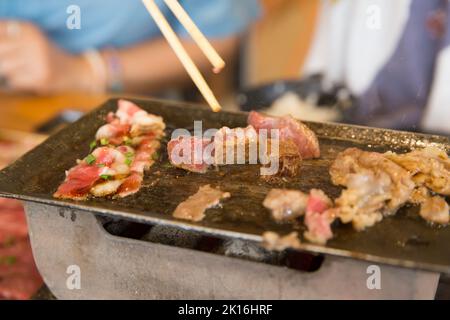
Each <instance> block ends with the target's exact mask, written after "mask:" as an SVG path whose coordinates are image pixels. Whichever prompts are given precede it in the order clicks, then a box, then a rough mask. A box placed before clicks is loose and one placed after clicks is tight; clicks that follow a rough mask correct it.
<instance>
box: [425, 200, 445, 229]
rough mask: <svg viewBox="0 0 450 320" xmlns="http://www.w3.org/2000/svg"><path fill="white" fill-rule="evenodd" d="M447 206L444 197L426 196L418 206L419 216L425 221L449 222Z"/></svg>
mask: <svg viewBox="0 0 450 320" xmlns="http://www.w3.org/2000/svg"><path fill="white" fill-rule="evenodd" d="M448 210H449V207H448V204H447V202H446V201H445V199H444V198H442V197H439V196H434V197H429V198H427V199H426V200H425V201H424V202H423V203H422V205H421V207H420V216H421V217H422V218H424V219H425V220H427V221H430V222H434V223H439V224H447V223H448V222H449V211H448Z"/></svg>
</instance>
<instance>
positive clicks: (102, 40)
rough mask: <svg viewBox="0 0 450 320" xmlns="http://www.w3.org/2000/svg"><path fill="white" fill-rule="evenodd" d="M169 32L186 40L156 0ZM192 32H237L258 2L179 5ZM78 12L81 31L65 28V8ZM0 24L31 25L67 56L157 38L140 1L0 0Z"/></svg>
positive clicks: (201, 0) (199, 0)
mask: <svg viewBox="0 0 450 320" xmlns="http://www.w3.org/2000/svg"><path fill="white" fill-rule="evenodd" d="M156 3H157V4H158V6H159V8H160V9H161V11H162V12H163V14H164V15H165V16H166V17H167V19H168V20H169V22H170V23H171V25H172V27H173V28H174V30H175V31H176V32H177V33H178V34H180V35H181V36H186V31H185V30H184V29H183V26H181V25H180V24H179V22H178V21H177V20H176V19H175V18H174V16H173V15H172V14H171V12H170V10H169V8H167V6H166V5H165V4H164V3H163V0H156ZM180 3H181V5H182V6H183V7H184V8H185V10H186V11H187V12H188V14H189V15H190V16H191V18H192V19H193V20H194V22H195V23H196V24H197V25H198V27H199V28H200V29H201V30H202V31H203V32H204V33H205V34H206V36H208V37H210V38H220V37H226V36H229V35H232V34H236V33H239V32H241V31H243V30H245V28H246V27H247V26H248V25H249V24H250V23H251V22H252V21H253V20H255V19H256V18H257V17H258V16H259V14H260V7H259V5H258V0H180ZM72 5H76V6H78V7H79V8H80V13H81V17H80V18H81V20H80V21H81V28H80V29H69V28H68V27H67V24H66V22H67V19H68V18H69V16H70V13H67V8H68V7H69V6H72ZM0 19H17V20H26V21H30V22H33V23H34V24H36V25H37V26H39V27H40V28H41V29H42V30H43V31H44V32H45V33H46V34H47V35H48V36H49V37H50V38H51V39H52V40H53V41H55V42H56V43H57V44H58V45H60V46H61V47H63V48H65V49H66V50H68V51H71V52H74V53H76V52H82V51H85V50H87V49H92V48H97V49H101V48H105V47H124V46H129V45H133V44H135V43H139V42H141V41H143V40H148V39H153V38H156V37H160V36H161V33H160V31H159V29H158V27H157V26H156V24H155V23H154V21H153V19H152V17H151V16H150V15H149V13H148V12H147V11H146V9H145V6H144V4H143V3H142V2H141V0H0Z"/></svg>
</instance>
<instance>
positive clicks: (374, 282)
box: [366, 265, 381, 290]
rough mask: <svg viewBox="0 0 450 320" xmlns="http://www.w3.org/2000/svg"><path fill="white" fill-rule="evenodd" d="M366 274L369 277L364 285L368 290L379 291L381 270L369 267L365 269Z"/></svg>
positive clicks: (374, 266)
mask: <svg viewBox="0 0 450 320" xmlns="http://www.w3.org/2000/svg"><path fill="white" fill-rule="evenodd" d="M366 273H367V274H370V276H369V277H368V278H367V281H366V285H367V289H369V290H381V269H380V267H379V266H376V265H371V266H368V267H367V271H366Z"/></svg>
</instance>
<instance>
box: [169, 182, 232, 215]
mask: <svg viewBox="0 0 450 320" xmlns="http://www.w3.org/2000/svg"><path fill="white" fill-rule="evenodd" d="M230 196H231V195H230V193H228V192H222V191H221V190H219V189H215V188H212V187H211V186H210V185H209V184H208V185H206V186H202V187H200V189H199V190H198V191H197V193H196V194H194V195H192V196H190V197H189V198H188V199H187V200H186V201H183V202H182V203H180V204H179V205H178V207H177V208H176V209H175V211H174V213H173V216H174V217H175V218H178V219H184V220H191V221H201V220H203V218H204V217H205V211H206V209H209V208H213V207H215V206H217V205H218V204H219V203H220V200H221V199H226V198H229V197H230Z"/></svg>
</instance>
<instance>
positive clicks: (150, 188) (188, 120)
mask: <svg viewBox="0 0 450 320" xmlns="http://www.w3.org/2000/svg"><path fill="white" fill-rule="evenodd" d="M135 102H136V103H137V104H138V105H139V106H140V107H142V108H144V109H145V110H147V111H148V112H151V113H154V114H158V115H161V116H163V117H164V120H165V122H166V124H167V125H168V131H167V134H168V137H169V138H170V133H171V130H173V129H175V128H188V129H192V128H193V123H194V120H202V121H203V129H208V128H220V127H222V126H228V127H242V126H246V119H247V114H246V113H229V112H221V113H212V112H210V111H209V110H207V109H206V108H204V107H201V106H195V105H188V104H174V103H173V102H165V101H159V100H144V101H140V100H136V101H135ZM116 108H117V100H110V101H108V102H107V103H106V104H105V105H103V106H101V107H100V108H99V109H97V110H95V111H93V112H92V113H90V114H88V115H86V116H85V117H83V118H82V119H80V120H79V121H78V122H76V123H74V124H72V125H71V126H69V127H67V128H65V129H63V130H62V131H60V132H58V133H57V134H56V135H54V136H52V137H50V138H49V139H48V140H47V141H45V142H44V143H43V144H42V145H40V146H39V147H37V148H36V149H34V150H32V151H31V152H30V153H28V154H26V155H25V156H24V157H23V158H21V159H20V160H18V161H17V162H15V163H14V164H12V165H11V166H9V167H8V168H6V169H5V170H3V171H1V172H0V195H1V196H5V197H11V198H17V199H21V200H26V201H33V202H39V203H45V204H52V205H56V206H61V207H66V208H67V207H69V208H78V209H82V210H87V211H90V212H92V213H96V214H103V215H109V216H113V217H118V218H122V219H129V220H134V221H138V222H141V223H149V224H160V225H170V226H177V227H179V228H182V229H187V230H195V231H199V232H202V233H204V234H210V235H214V236H221V237H227V238H228V237H229V238H240V239H246V240H251V241H261V240H262V238H261V235H262V234H263V232H264V231H275V232H278V233H280V234H286V233H288V232H290V231H292V229H295V230H297V231H299V234H302V233H303V228H304V227H303V226H302V224H301V223H298V224H295V225H292V224H280V223H276V222H274V221H273V220H272V219H271V217H270V214H269V212H268V211H267V210H266V209H265V208H264V207H263V206H262V202H263V200H264V197H265V195H266V194H267V193H268V191H269V190H270V189H271V188H274V187H276V188H294V189H300V190H302V191H305V192H307V191H308V190H309V189H311V188H320V189H322V190H324V191H325V192H326V193H327V194H328V195H329V196H331V197H333V198H336V197H337V196H338V195H339V194H340V190H341V188H339V187H336V186H333V185H332V183H331V181H330V176H329V173H328V169H329V166H330V164H331V163H332V161H333V160H334V159H335V157H336V155H337V153H339V152H340V151H343V150H345V149H346V148H348V147H358V148H361V149H365V150H372V151H381V152H383V151H387V150H394V151H400V152H403V151H408V150H410V149H411V148H415V147H424V146H426V145H430V144H434V145H437V146H439V147H442V148H444V149H446V151H447V152H449V149H450V141H449V139H448V138H446V137H439V136H429V135H421V134H415V133H406V132H396V131H390V130H382V129H373V128H365V127H355V126H348V125H339V124H319V123H306V124H307V125H308V126H310V127H311V128H312V129H313V130H314V131H315V132H316V133H317V135H318V136H319V139H320V145H321V152H322V156H321V158H320V159H318V160H306V161H304V162H303V165H302V169H301V174H300V176H299V177H297V178H295V179H291V180H289V181H287V182H281V183H278V184H275V183H271V184H269V183H267V182H264V181H263V180H262V179H260V178H259V166H256V165H252V166H250V165H234V166H224V167H220V168H219V169H218V170H210V171H209V172H208V173H207V174H195V173H189V172H185V171H183V170H181V169H177V168H174V167H171V166H170V165H168V160H167V153H166V148H165V144H164V145H163V147H162V149H161V160H162V161H158V162H157V163H156V164H155V165H154V166H153V167H152V169H151V171H150V172H149V173H148V174H146V176H145V180H144V184H143V187H142V188H141V190H140V192H139V193H137V194H135V195H132V196H129V197H126V198H124V199H91V200H88V201H84V202H76V201H70V200H59V199H54V198H53V197H52V194H53V193H54V192H55V190H56V189H57V187H58V186H59V184H60V183H61V182H62V181H63V180H64V172H65V170H68V169H69V168H71V167H72V166H74V165H75V160H76V159H81V158H83V157H84V156H86V155H87V154H88V152H89V144H90V142H91V141H92V140H93V138H94V136H95V133H96V131H97V129H98V128H99V127H100V126H101V125H102V124H104V122H105V116H106V114H107V113H108V112H110V111H115V110H116ZM205 184H211V185H213V186H218V187H220V188H221V189H222V190H224V191H228V192H230V193H231V195H232V197H231V198H230V199H228V200H225V201H224V202H223V206H222V207H221V208H214V209H209V210H208V211H207V215H206V218H205V219H204V220H203V221H201V222H198V223H191V222H186V221H181V220H177V219H174V218H173V217H172V212H173V210H174V209H175V208H176V206H177V205H178V204H179V203H180V202H182V201H184V200H185V199H186V198H187V197H188V196H190V195H192V194H194V193H195V192H196V191H197V190H198V188H199V187H200V186H202V185H205ZM333 230H334V233H335V238H334V239H332V240H331V241H329V242H328V244H327V246H317V245H312V244H309V243H308V242H306V241H303V244H302V250H305V251H310V252H315V253H325V254H332V255H338V256H345V257H352V258H357V259H363V260H369V261H373V262H379V263H387V264H393V265H399V266H404V267H412V268H421V269H426V270H432V271H438V272H446V273H450V245H449V244H450V228H438V227H433V226H430V225H428V224H427V223H426V222H425V221H423V219H422V218H420V217H419V216H418V214H417V208H414V207H412V206H408V207H405V208H403V209H401V210H400V211H399V212H398V214H397V215H396V216H393V217H388V218H385V219H384V220H383V221H382V222H381V223H378V224H377V225H376V226H374V227H372V228H369V229H368V230H366V231H364V232H356V231H354V230H353V229H352V227H351V226H349V225H342V224H337V225H335V226H334V228H333Z"/></svg>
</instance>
